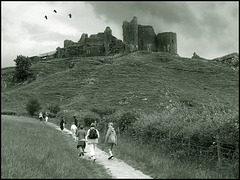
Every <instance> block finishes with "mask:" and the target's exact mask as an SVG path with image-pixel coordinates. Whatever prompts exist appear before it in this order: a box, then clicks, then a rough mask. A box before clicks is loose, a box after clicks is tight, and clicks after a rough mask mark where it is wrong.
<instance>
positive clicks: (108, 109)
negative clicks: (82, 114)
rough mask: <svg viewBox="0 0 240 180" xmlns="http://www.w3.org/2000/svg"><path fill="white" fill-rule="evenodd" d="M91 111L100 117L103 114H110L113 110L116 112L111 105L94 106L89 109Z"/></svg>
mask: <svg viewBox="0 0 240 180" xmlns="http://www.w3.org/2000/svg"><path fill="white" fill-rule="evenodd" d="M91 111H92V112H94V113H97V114H98V115H99V116H100V117H101V119H102V118H103V116H105V115H111V114H113V113H114V112H116V109H115V108H112V107H97V108H96V107H94V108H92V109H91Z"/></svg>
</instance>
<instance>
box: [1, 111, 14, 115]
mask: <svg viewBox="0 0 240 180" xmlns="http://www.w3.org/2000/svg"><path fill="white" fill-rule="evenodd" d="M1 114H3V115H10V116H11V115H13V116H15V115H16V112H12V111H3V112H1Z"/></svg>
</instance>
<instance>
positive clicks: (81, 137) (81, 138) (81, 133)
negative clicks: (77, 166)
mask: <svg viewBox="0 0 240 180" xmlns="http://www.w3.org/2000/svg"><path fill="white" fill-rule="evenodd" d="M76 138H77V149H78V148H79V151H80V153H79V155H78V156H79V157H81V156H84V149H85V147H86V131H85V130H84V129H83V125H80V127H79V130H78V131H77V134H76Z"/></svg>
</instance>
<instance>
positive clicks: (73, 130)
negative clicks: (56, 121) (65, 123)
mask: <svg viewBox="0 0 240 180" xmlns="http://www.w3.org/2000/svg"><path fill="white" fill-rule="evenodd" d="M71 131H72V137H73V139H74V141H75V142H76V133H77V126H76V125H75V123H74V122H73V123H72V125H71Z"/></svg>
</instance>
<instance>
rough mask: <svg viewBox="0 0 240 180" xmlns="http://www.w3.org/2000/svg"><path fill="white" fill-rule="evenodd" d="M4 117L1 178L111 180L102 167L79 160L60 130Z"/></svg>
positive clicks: (21, 119)
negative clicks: (107, 179) (108, 179)
mask: <svg viewBox="0 0 240 180" xmlns="http://www.w3.org/2000/svg"><path fill="white" fill-rule="evenodd" d="M1 117H2V118H1V178H47V179H50V178H65V179H66V178H77V179H84V178H89V179H90V178H111V176H109V175H108V174H107V172H106V169H104V168H103V167H102V166H100V165H98V164H95V163H92V162H90V161H88V160H85V159H80V160H79V159H78V155H77V149H76V146H75V144H74V143H71V141H70V138H69V137H66V136H65V135H63V134H62V133H61V132H60V131H56V130H55V129H53V128H51V127H49V126H48V125H46V124H45V123H43V122H40V121H37V120H35V119H33V118H27V117H14V116H1ZM71 140H72V139H71Z"/></svg>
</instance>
